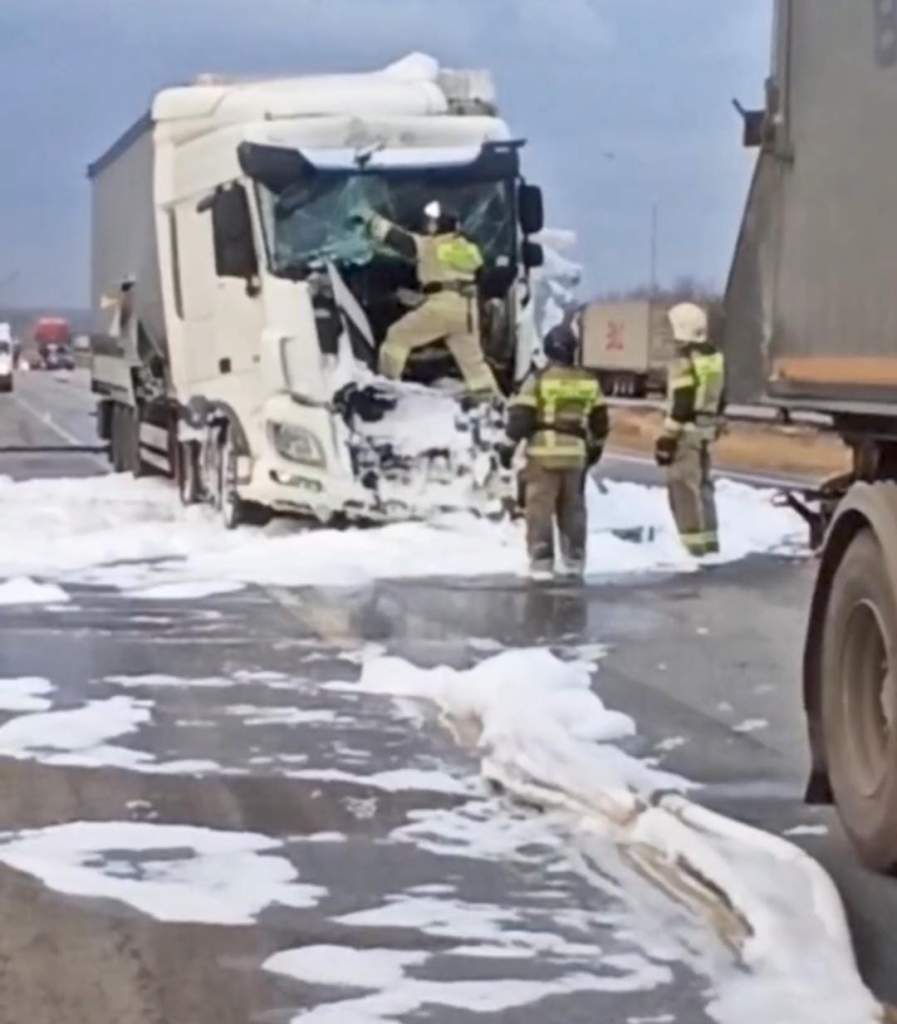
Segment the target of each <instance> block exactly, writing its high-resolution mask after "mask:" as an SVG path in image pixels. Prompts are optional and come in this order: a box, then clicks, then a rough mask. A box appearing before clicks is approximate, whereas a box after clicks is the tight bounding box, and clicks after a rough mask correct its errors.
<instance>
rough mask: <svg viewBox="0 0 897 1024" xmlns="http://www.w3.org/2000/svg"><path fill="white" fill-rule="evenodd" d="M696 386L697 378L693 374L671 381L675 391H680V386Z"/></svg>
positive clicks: (672, 388)
mask: <svg viewBox="0 0 897 1024" xmlns="http://www.w3.org/2000/svg"><path fill="white" fill-rule="evenodd" d="M694 386H695V379H694V377H692V375H691V374H688V375H687V376H683V377H675V378H673V380H671V381H670V388H671V390H673V391H678V390H679V389H680V388H693V387H694Z"/></svg>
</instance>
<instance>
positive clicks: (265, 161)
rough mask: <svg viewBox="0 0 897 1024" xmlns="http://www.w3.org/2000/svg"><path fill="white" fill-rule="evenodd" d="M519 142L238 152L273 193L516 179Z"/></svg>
mask: <svg viewBox="0 0 897 1024" xmlns="http://www.w3.org/2000/svg"><path fill="white" fill-rule="evenodd" d="M523 145H524V143H523V142H522V141H513V142H487V143H484V144H483V145H482V146H463V147H452V148H433V147H430V148H426V147H419V148H405V149H397V148H386V149H379V150H378V149H376V148H367V149H362V150H355V149H313V150H305V151H302V150H300V149H294V148H292V147H286V146H272V145H266V144H263V143H256V142H243V143H241V144H240V146H239V149H238V157H239V161H240V167H241V169H242V170H243V173H244V174H246V175H247V176H248V177H250V178H252V179H253V180H254V181H258V182H260V183H261V184H262V185H264V186H265V187H266V188H268V189H270V190H271V191H272V192H274V193H277V194H279V193H281V192H283V191H284V190H285V189H287V188H289V186H290V185H294V184H296V183H297V182H300V181H303V180H305V179H308V178H311V177H315V176H316V175H323V174H346V173H352V174H383V173H388V174H390V175H401V174H409V175H412V174H413V175H415V176H420V175H422V174H423V175H426V176H427V177H431V176H432V177H436V178H454V177H459V176H460V177H463V178H464V179H465V180H467V181H477V180H483V181H495V180H498V179H509V178H517V177H519V175H520V149H521V148H522V147H523Z"/></svg>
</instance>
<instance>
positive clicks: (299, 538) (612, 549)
mask: <svg viewBox="0 0 897 1024" xmlns="http://www.w3.org/2000/svg"><path fill="white" fill-rule="evenodd" d="M718 495H719V508H720V518H721V523H722V526H721V534H722V548H723V552H722V554H721V555H720V556H719V558H718V559H716V560H717V561H731V560H733V559H738V558H742V557H744V556H746V555H748V554H751V553H754V552H783V551H784V552H795V551H800V550H803V548H802V545H803V537H804V534H805V529H804V525H803V523H802V521H801V520H800V518H799V517H798V516H797V515H796V514H795V513H793V512H791V511H790V510H786V509H780V508H776V507H774V506H773V504H772V494H771V492H767V491H758V490H756V489H754V488H751V487H747V486H745V485H742V484H738V483H734V482H731V481H723V482H722V483H720V485H719V487H718ZM588 503H589V529H590V534H591V536H590V550H589V566H588V569H589V573H590V574H601V575H604V574H610V575H614V574H621V573H638V572H651V571H672V572H688V571H693V570H694V569H695V568H696V567H697V563H696V561H695V560H694V559H693V558H691V557H690V556H689V555H688V554H687V553H686V552H685V550H684V549H683V547H682V545H681V544H680V542H679V539H678V537H677V535H676V531H675V528H674V525H673V522H672V518H671V516H670V512H669V509H668V507H667V499H666V494H665V492H664V491H663V490H662V489H661V488H650V487H643V486H639V485H635V484H627V483H614V482H611V481H604V482H602V483H601V484H600V485H599V484H595V483H590V485H589V491H588ZM0 516H2V519H3V522H4V529H5V530H6V531H8V533H9V535H10V536H14V537H15V538H16V543H15V545H9V546H4V548H3V550H2V552H0V579H3V578H8V579H10V580H11V582H8V583H6V584H0V593H2V588H4V587H12V588H13V592H14V593H15V592H19V591H20V589H21V588H22V586H23V584H21V583H19V582H16V579H15V578H17V577H32V576H33V577H37V578H41V579H44V580H52V581H54V582H55V583H57V584H58V583H63V584H65V583H86V584H101V585H107V586H112V587H116V588H119V589H122V590H127V591H131V592H135V596H143V597H147V598H158V599H161V598H165V599H177V598H183V599H187V598H194V597H197V596H200V595H209V594H213V593H224V592H226V591H227V590H229V589H231V588H232V587H233V586H236V585H238V584H249V583H255V584H260V585H270V586H303V585H331V586H343V585H349V586H352V585H363V584H365V583H368V582H370V581H371V580H372V579H377V578H389V577H424V576H452V577H459V576H461V577H474V576H483V575H501V574H519V573H522V572H523V571H524V569H525V566H526V556H525V550H524V531H523V525H522V524H521V523H508V522H504V523H493V522H489V521H486V520H481V519H474V518H472V517H467V516H464V515H453V516H448V517H445V518H443V519H441V520H438V521H434V522H431V523H420V522H410V523H401V524H394V525H390V526H386V527H382V528H379V529H370V530H358V529H353V530H346V531H338V530H332V529H315V530H309V529H308V528H307V527H306V526H304V525H303V524H301V523H298V522H296V521H293V520H287V519H279V520H276V521H275V522H274V523H272V524H271V525H270V526H269V527H267V528H265V529H263V530H260V529H253V528H243V529H240V530H237V531H235V532H228V531H226V530H225V529H224V528H223V527H222V526H221V525H220V524H219V522H218V521H217V519H216V518H214V517H213V516H212V515H211V514H210V513H209V512H208V511H207V510H206V509H201V508H191V509H184V508H182V507H181V506H180V504H179V501H178V497H177V495H176V493H175V491H174V489H173V488H172V487H171V486H170V485H168V484H167V483H165V482H163V481H160V480H152V479H148V480H134V479H132V478H131V477H129V476H122V475H119V476H108V477H98V478H91V479H88V480H30V481H25V482H17V483H14V482H12V481H10V480H7V479H5V478H0ZM615 531H616V532H615ZM621 531H622V533H623V536H622V537H621V536H620V533H621ZM42 599H43V600H52V601H54V602H55V601H59V600H64V599H65V595H64V594H62V592H61V591H58V590H56V589H54V591H53V593H52V594H50V592H49V591H47V592H46V593H45V594H43V595H42Z"/></svg>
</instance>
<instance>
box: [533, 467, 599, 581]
mask: <svg viewBox="0 0 897 1024" xmlns="http://www.w3.org/2000/svg"><path fill="white" fill-rule="evenodd" d="M585 488H586V469H585V467H584V466H582V467H579V468H576V469H549V468H547V467H546V466H544V465H542V464H541V463H540V462H538V461H536V460H535V459H530V461H529V463H528V465H527V467H526V543H527V549H528V551H529V559H530V565H531V567H532V568H533V569H537V570H544V571H548V572H551V571H552V570H553V569H554V524H555V521H557V527H558V534H559V536H560V542H561V557H562V558H563V560H564V562H565V564H566V565H567V566H568V567H569V568H572V569H580V570H581V569H582V568H584V566H585V560H586V530H587V521H586V498H585Z"/></svg>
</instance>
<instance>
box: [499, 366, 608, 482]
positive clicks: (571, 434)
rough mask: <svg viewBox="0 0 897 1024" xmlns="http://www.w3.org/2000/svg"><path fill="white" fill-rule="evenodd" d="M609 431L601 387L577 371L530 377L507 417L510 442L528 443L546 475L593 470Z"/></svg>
mask: <svg viewBox="0 0 897 1024" xmlns="http://www.w3.org/2000/svg"><path fill="white" fill-rule="evenodd" d="M608 429H609V422H608V414H607V405H606V403H605V401H604V395H603V394H602V393H601V385H600V384H599V383H598V380H597V379H596V378H595V377H594V376H593V375H592V374H591V373H589V372H588V371H587V370H583V369H580V368H578V367H572V366H560V365H557V364H550V365H549V366H548V367H547V368H546V369H544V370H542V371H540V372H539V373H535V374H533V375H531V376H530V377H529V378H528V380H527V381H526V383H525V384H524V386H523V389H522V390H521V392H520V394H519V395H517V397H516V398H514V399H513V401H512V402H511V404H510V407H509V412H508V427H507V431H508V436H509V437H510V438H511V440H512V441H515V442H520V441H527V442H528V443H527V449H526V451H527V457H528V458H529V459H530V460H532V461H535V462H537V463H538V464H539V465H541V466H543V467H544V468H546V469H579V468H585V467H586V466H587V465H590V464H591V463H592V462H594V461H596V459H597V458H598V456H599V455H600V453H601V449H602V447H603V446H604V442H605V440H606V439H607V434H608Z"/></svg>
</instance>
